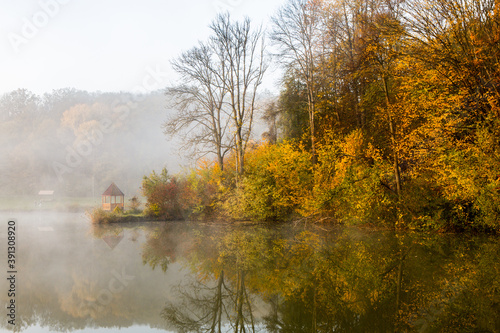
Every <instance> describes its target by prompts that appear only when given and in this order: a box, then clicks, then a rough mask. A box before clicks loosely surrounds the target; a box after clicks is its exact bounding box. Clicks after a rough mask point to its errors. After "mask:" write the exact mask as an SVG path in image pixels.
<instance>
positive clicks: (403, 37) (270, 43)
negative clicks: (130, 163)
mask: <svg viewBox="0 0 500 333" xmlns="http://www.w3.org/2000/svg"><path fill="white" fill-rule="evenodd" d="M499 24H500V5H499V4H498V2H495V1H493V0H437V1H423V0H411V1H410V0H409V1H403V0H310V1H308V0H288V1H287V2H286V3H285V4H284V5H283V6H282V7H281V8H280V9H279V11H278V12H277V13H275V15H274V16H273V17H272V24H271V25H270V26H269V27H267V30H266V34H263V33H262V30H261V29H260V28H258V27H254V26H251V22H250V21H249V20H246V21H242V22H237V21H232V20H231V19H230V17H229V15H221V16H218V17H216V18H215V19H214V21H213V23H212V24H211V26H210V28H211V30H212V35H211V37H209V38H208V39H207V40H206V41H205V42H200V44H199V45H197V46H195V47H193V48H192V49H191V50H189V51H187V52H185V53H183V54H181V55H180V56H179V57H178V58H177V59H176V60H174V61H173V67H174V69H175V70H176V71H177V72H178V73H179V74H180V75H181V77H182V84H179V85H178V86H174V87H171V88H169V89H168V91H167V93H169V94H171V95H172V96H173V97H175V99H174V101H175V103H177V109H178V110H179V111H180V112H179V113H178V115H177V116H176V117H173V118H171V119H169V120H168V121H167V122H166V124H165V129H166V131H167V132H168V133H170V134H171V133H181V134H183V135H185V138H186V139H185V141H184V142H186V143H187V146H188V147H196V148H193V149H194V150H195V151H197V152H198V153H200V154H201V155H203V154H204V153H208V152H212V153H215V155H213V156H216V158H215V159H213V160H212V158H211V157H206V158H205V159H201V160H200V163H199V165H198V167H196V168H194V169H193V170H191V172H190V173H187V174H183V175H174V176H172V175H169V174H168V173H167V172H163V173H162V175H159V174H156V173H154V174H152V175H151V176H150V177H145V178H144V182H145V184H146V185H148V186H149V193H154V195H152V196H150V197H149V199H150V200H149V201H148V205H149V207H153V206H152V205H156V206H154V207H155V209H156V210H155V212H154V214H156V215H161V214H166V215H168V214H171V215H173V216H177V217H180V216H184V217H186V216H189V217H191V218H193V217H196V216H201V217H211V218H214V217H225V218H228V217H229V218H235V219H257V220H287V219H290V218H291V217H295V218H301V219H309V218H313V219H314V220H322V219H325V220H334V221H342V222H345V223H366V222H368V223H374V224H383V225H391V226H397V227H410V228H434V229H455V230H457V229H468V228H474V229H488V230H498V226H499V223H498V222H499V217H500V214H499V213H500V208H499V207H500V205H499V204H500V193H499V189H500V179H499V175H500V159H499V157H500V143H499V138H500V117H499V116H500V104H499V103H500V94H499V88H500V66H499V62H498V59H499V55H500V43H499V41H500V28H499ZM264 50H267V51H264ZM266 55H267V56H266ZM269 61H272V62H275V63H276V64H279V65H280V66H281V67H282V68H283V73H284V75H283V77H282V88H281V92H280V95H279V97H277V98H276V99H275V100H274V101H273V102H272V103H268V105H267V106H265V107H264V108H263V111H264V115H263V119H264V120H265V121H266V122H267V123H268V125H269V130H268V131H267V132H266V133H265V135H264V137H263V140H262V141H261V142H252V141H249V138H250V136H249V135H248V133H249V132H251V130H252V122H253V121H254V119H255V114H256V113H255V114H254V104H252V103H251V102H252V96H253V92H254V89H256V88H258V86H259V85H260V79H261V77H262V76H263V75H264V74H265V69H266V67H267V65H268V64H269ZM250 74H251V75H250ZM245 75H247V76H245ZM246 78H247V79H246ZM241 93H246V95H241ZM242 105H246V106H242ZM241 111H244V112H245V115H244V116H241V113H239V112H241ZM193 133H196V135H195V136H193V135H192V134H193ZM200 133H201V134H200ZM242 134H243V135H242ZM156 185H161V186H159V187H156ZM155 189H158V191H155ZM153 197H154V200H153V199H151V198H153ZM162 205H163V206H162ZM162 207H163V208H162ZM162 209H163V210H162ZM166 211H169V213H166Z"/></svg>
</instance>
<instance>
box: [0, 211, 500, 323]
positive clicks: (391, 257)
mask: <svg viewBox="0 0 500 333" xmlns="http://www.w3.org/2000/svg"><path fill="white" fill-rule="evenodd" d="M18 221H24V223H19V225H20V232H19V234H20V235H21V237H22V238H21V239H22V242H20V245H19V246H20V248H19V253H20V258H19V263H20V267H19V277H20V278H19V290H20V291H21V292H20V293H19V296H18V297H17V299H16V301H17V302H18V304H19V307H18V309H19V310H18V311H19V312H18V316H17V323H18V324H17V325H16V328H17V330H19V331H23V330H25V329H27V328H29V327H42V328H44V329H46V330H47V331H74V330H77V329H84V328H86V329H87V330H89V329H90V330H92V329H94V328H95V329H97V328H108V329H109V330H116V328H120V327H121V328H124V327H132V328H134V327H135V328H137V331H141V332H144V331H147V330H152V329H161V330H176V331H204V332H225V331H231V332H255V331H265V332H326V331H335V332H389V331H390V332H394V331H397V332H404V331H408V332H441V331H450V332H453V331H456V332H463V331H484V332H499V331H500V302H499V300H500V295H499V293H500V262H499V260H498V253H499V248H500V244H499V242H498V240H497V239H495V238H488V237H460V236H453V235H425V234H412V233H401V234H397V233H393V232H390V231H370V230H359V229H346V228H333V227H332V228H330V230H325V227H322V228H321V229H320V228H316V227H314V226H299V227H290V226H274V227H266V226H262V225H246V226H234V225H218V226H214V225H203V224H190V223H168V224H159V223H144V224H130V225H111V226H97V227H92V226H90V225H89V224H88V223H87V222H86V221H85V220H84V219H83V218H82V217H81V216H79V215H77V214H65V215H54V216H51V215H44V216H43V217H42V218H40V217H39V216H37V218H34V217H33V215H32V214H24V215H22V216H19V217H18ZM4 232H5V231H4V230H1V231H0V239H1V240H2V243H3V240H4V239H5V233H4ZM4 257H5V253H0V260H2V262H5V258H4ZM6 288H7V286H6V283H5V282H4V281H2V282H1V283H0V291H1V290H7V289H6ZM7 301H8V300H7V297H6V293H3V292H1V293H0V305H3V306H5V305H4V304H6V303H7ZM0 327H1V328H2V329H4V330H7V329H9V326H8V325H7V323H6V322H5V321H2V323H1V324H0Z"/></svg>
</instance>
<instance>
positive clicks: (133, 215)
mask: <svg viewBox="0 0 500 333" xmlns="http://www.w3.org/2000/svg"><path fill="white" fill-rule="evenodd" d="M86 214H87V216H88V217H89V219H90V222H92V223H93V224H109V223H127V222H145V221H151V220H152V218H151V217H149V216H147V215H145V214H144V213H143V212H142V211H140V210H128V211H122V210H121V209H115V210H114V211H112V212H110V211H106V210H104V209H102V208H101V207H98V208H93V209H89V210H87V211H86Z"/></svg>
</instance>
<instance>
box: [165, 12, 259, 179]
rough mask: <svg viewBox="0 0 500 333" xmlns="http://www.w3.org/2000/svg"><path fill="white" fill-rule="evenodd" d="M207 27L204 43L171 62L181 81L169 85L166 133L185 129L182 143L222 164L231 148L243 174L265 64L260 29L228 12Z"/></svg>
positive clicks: (179, 131) (180, 131)
mask: <svg viewBox="0 0 500 333" xmlns="http://www.w3.org/2000/svg"><path fill="white" fill-rule="evenodd" d="M210 28H211V29H212V32H213V34H212V36H211V37H210V38H209V40H208V42H207V43H200V45H199V46H197V47H194V48H193V49H191V50H190V51H188V52H185V53H183V54H182V55H181V56H180V57H179V58H178V59H177V60H175V61H173V62H172V65H173V68H174V70H175V71H176V72H177V73H179V74H180V76H181V80H182V82H183V83H181V84H180V85H178V86H175V87H171V88H169V89H168V90H167V93H168V94H170V95H171V96H172V97H174V100H173V103H174V106H175V107H176V108H177V109H178V113H177V114H176V115H175V116H174V117H172V118H171V119H169V120H168V121H167V122H166V123H165V125H164V128H165V133H166V134H174V133H183V134H184V139H185V140H184V142H185V147H188V146H189V147H191V148H194V150H195V153H196V154H198V155H200V154H207V153H214V154H215V155H216V156H217V160H218V163H219V166H220V167H221V169H223V162H224V156H225V154H226V153H227V152H228V151H229V150H231V149H235V151H236V157H237V160H238V170H237V171H238V173H240V174H241V173H242V172H243V167H244V154H245V149H246V145H247V143H248V140H249V138H250V135H251V132H252V126H253V116H254V111H255V109H256V95H257V89H258V87H259V86H260V84H261V83H262V77H263V75H264V72H265V70H266V68H267V64H266V62H265V61H264V43H263V41H264V38H263V33H262V29H261V28H259V29H257V30H255V31H253V30H252V29H251V26H250V20H249V19H248V18H246V19H245V20H244V21H243V22H232V21H231V19H230V16H229V14H224V15H218V16H217V17H216V18H215V20H214V21H213V22H212V24H211V25H210Z"/></svg>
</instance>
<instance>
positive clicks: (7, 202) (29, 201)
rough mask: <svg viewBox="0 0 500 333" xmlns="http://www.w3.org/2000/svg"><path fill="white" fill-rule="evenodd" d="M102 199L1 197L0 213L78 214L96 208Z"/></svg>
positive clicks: (34, 196) (33, 196)
mask: <svg viewBox="0 0 500 333" xmlns="http://www.w3.org/2000/svg"><path fill="white" fill-rule="evenodd" d="M100 202H101V198H100V197H99V198H92V197H57V196H56V197H54V198H52V199H45V198H41V197H40V196H38V195H25V196H1V197H0V211H39V210H49V211H62V212H77V211H85V210H87V209H91V208H92V207H95V206H96V205H97V204H99V203H100Z"/></svg>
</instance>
